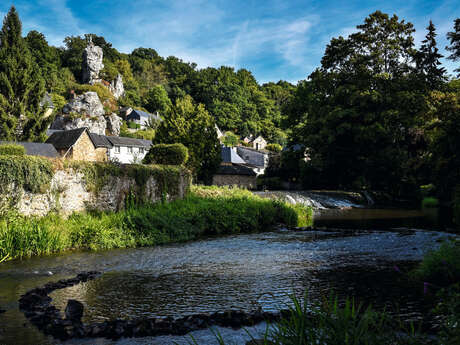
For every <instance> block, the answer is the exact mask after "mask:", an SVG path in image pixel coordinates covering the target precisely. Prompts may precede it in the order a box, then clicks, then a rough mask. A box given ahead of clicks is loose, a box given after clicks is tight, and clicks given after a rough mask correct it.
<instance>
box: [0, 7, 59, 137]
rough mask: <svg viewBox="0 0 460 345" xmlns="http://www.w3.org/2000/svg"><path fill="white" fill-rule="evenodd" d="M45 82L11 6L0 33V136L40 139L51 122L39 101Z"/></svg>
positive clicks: (41, 97) (14, 10)
mask: <svg viewBox="0 0 460 345" xmlns="http://www.w3.org/2000/svg"><path fill="white" fill-rule="evenodd" d="M44 94H45V82H44V80H43V78H42V76H41V71H40V68H39V66H38V65H37V63H36V62H35V61H34V59H33V57H32V55H31V53H30V51H29V48H28V46H27V44H26V42H25V40H24V38H23V37H22V25H21V21H20V20H19V16H18V13H17V12H16V9H15V8H14V7H11V9H10V11H9V12H8V14H7V15H6V17H5V19H4V21H3V27H2V30H1V32H0V138H1V139H3V140H27V141H35V140H43V139H44V138H45V135H46V129H47V128H48V125H49V124H50V122H51V121H52V118H51V117H45V108H46V106H41V105H40V102H41V101H42V99H43V96H44Z"/></svg>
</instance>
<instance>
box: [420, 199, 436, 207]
mask: <svg viewBox="0 0 460 345" xmlns="http://www.w3.org/2000/svg"><path fill="white" fill-rule="evenodd" d="M438 206H439V200H438V199H436V198H434V197H426V198H423V200H422V208H436V207H438Z"/></svg>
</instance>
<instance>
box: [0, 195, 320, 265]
mask: <svg viewBox="0 0 460 345" xmlns="http://www.w3.org/2000/svg"><path fill="white" fill-rule="evenodd" d="M311 219H312V213H311V210H309V209H306V208H304V207H301V206H292V205H287V204H285V203H281V202H278V201H273V200H268V199H262V198H260V197H257V196H254V195H253V194H252V193H251V192H249V191H245V190H240V189H227V188H216V187H197V186H195V187H192V191H191V192H190V193H189V195H188V196H187V197H186V198H185V199H183V200H176V201H173V202H170V203H157V204H150V205H132V206H130V207H129V208H128V209H127V210H124V211H121V212H117V213H105V212H90V213H76V214H73V215H72V216H70V217H69V218H68V219H64V218H62V217H61V216H59V215H57V214H50V215H48V216H45V217H42V218H38V217H24V216H19V215H17V214H8V215H5V216H4V217H2V218H1V219H0V262H1V261H2V260H6V259H15V258H22V257H30V256H34V255H43V254H51V253H57V252H62V251H66V250H72V249H90V250H98V249H112V248H125V247H138V246H154V245H159V244H165V243H171V242H182V241H189V240H194V239H197V238H200V237H204V236H213V235H224V234H237V233H243V232H254V231H265V230H268V229H270V228H272V227H273V226H274V225H276V224H278V223H283V224H286V225H288V226H306V225H308V224H309V223H310V222H311Z"/></svg>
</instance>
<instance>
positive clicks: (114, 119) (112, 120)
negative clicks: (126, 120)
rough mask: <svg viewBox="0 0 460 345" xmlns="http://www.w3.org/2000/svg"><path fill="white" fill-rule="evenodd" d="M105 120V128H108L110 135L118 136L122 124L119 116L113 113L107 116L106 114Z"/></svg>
mask: <svg viewBox="0 0 460 345" xmlns="http://www.w3.org/2000/svg"><path fill="white" fill-rule="evenodd" d="M105 120H106V122H107V129H108V130H109V132H110V133H111V134H112V135H115V136H119V135H120V128H121V124H122V119H121V117H119V116H117V115H116V114H115V113H112V114H110V115H109V116H106V117H105Z"/></svg>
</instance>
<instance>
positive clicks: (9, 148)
mask: <svg viewBox="0 0 460 345" xmlns="http://www.w3.org/2000/svg"><path fill="white" fill-rule="evenodd" d="M25 154H26V149H25V148H24V146H21V145H16V144H0V156H2V155H11V156H24V155H25Z"/></svg>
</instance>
